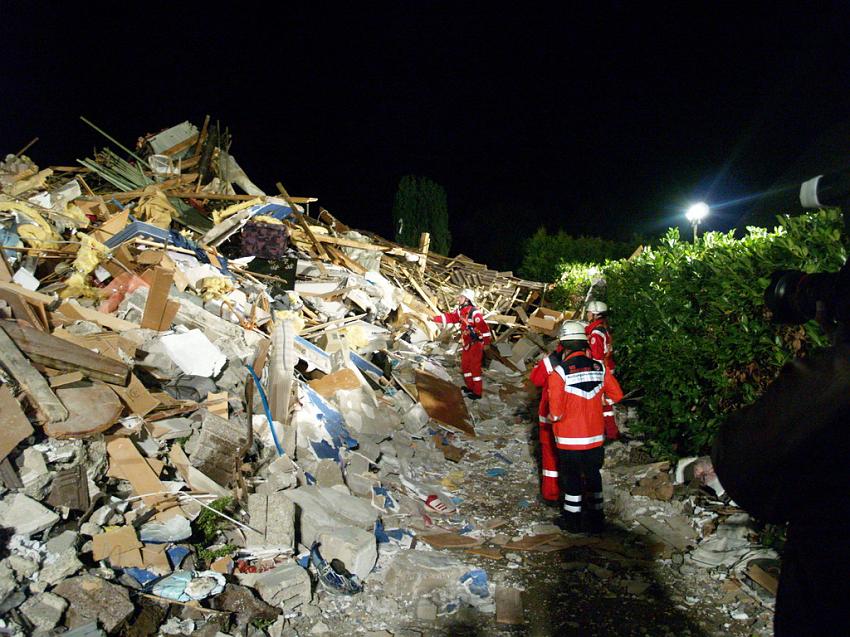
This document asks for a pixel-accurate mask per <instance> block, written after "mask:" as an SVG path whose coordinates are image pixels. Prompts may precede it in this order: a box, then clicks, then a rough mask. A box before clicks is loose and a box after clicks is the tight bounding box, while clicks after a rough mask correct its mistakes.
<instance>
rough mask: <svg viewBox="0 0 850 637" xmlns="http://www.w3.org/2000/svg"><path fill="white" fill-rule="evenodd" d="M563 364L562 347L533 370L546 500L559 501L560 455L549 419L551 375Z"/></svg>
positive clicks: (532, 379)
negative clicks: (556, 449)
mask: <svg viewBox="0 0 850 637" xmlns="http://www.w3.org/2000/svg"><path fill="white" fill-rule="evenodd" d="M560 362H561V346H560V345H558V349H557V350H555V352H553V353H552V354H549V355H548V356H546V357H545V358H543V359H541V360H540V361H538V363H537V365H535V367H534V369H533V370H531V376H530V379H531V382H532V383H534V385H535V386H537V387H541V388H542V389H543V392H542V394H541V396H540V406H539V407H538V409H537V419H538V426H537V435H538V438H539V440H540V456H541V463H540V464H541V467H542V473H543V475H542V476H541V478H540V493H541V495H542V496H543V499H544V500H550V501H553V502H557V501H558V497H559V495H560V489H559V488H558V453H557V452H556V451H555V438H554V437H553V435H552V421H551V420H550V419H549V386H548V384H547V381H548V380H549V375H550V374H551V373H552V372H554V371H555V367H556V366H557V365H558V364H559V363H560Z"/></svg>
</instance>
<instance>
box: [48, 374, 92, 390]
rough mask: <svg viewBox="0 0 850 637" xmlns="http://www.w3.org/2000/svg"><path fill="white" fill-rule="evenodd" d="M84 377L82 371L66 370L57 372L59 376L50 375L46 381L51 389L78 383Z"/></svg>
mask: <svg viewBox="0 0 850 637" xmlns="http://www.w3.org/2000/svg"><path fill="white" fill-rule="evenodd" d="M84 378H85V375H84V374H83V373H82V372H68V373H67V374H59V376H51V377H50V379H49V381H48V382H49V383H50V386H51V387H52V388H53V389H56V388H57V387H65V386H66V385H73V384H74V383H79V382H80V381H81V380H83V379H84Z"/></svg>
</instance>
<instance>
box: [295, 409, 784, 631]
mask: <svg viewBox="0 0 850 637" xmlns="http://www.w3.org/2000/svg"><path fill="white" fill-rule="evenodd" d="M503 397H504V395H503ZM534 408H535V406H534V405H532V404H531V402H530V401H529V399H528V397H524V396H520V395H516V394H515V395H512V396H511V397H510V398H509V399H506V400H505V401H504V402H501V403H498V402H497V401H491V402H490V403H488V401H481V402H480V403H472V404H470V409H471V412H472V413H473V414H474V415H475V418H476V424H477V431H478V437H477V438H475V439H473V440H461V439H457V440H456V441H455V444H457V445H458V446H460V447H462V448H463V449H464V450H465V451H466V456H465V457H464V458H463V459H461V460H460V462H458V463H457V464H454V463H447V467H446V469H447V471H445V470H444V471H443V472H442V474H437V473H434V474H433V475H432V476H431V479H432V480H433V481H434V482H438V481H440V480H442V481H443V485H448V486H450V487H452V488H451V491H452V492H453V493H454V494H455V495H456V496H457V497H458V498H460V503H459V514H458V515H456V516H453V517H452V518H450V519H445V520H436V519H435V523H436V524H438V525H439V526H441V527H443V528H446V529H453V530H455V531H457V530H460V529H461V528H463V527H467V528H468V527H469V526H471V527H472V528H473V529H475V531H473V533H472V535H473V536H475V535H476V534H477V535H478V536H479V537H481V538H483V539H484V544H483V546H484V547H487V548H490V549H493V550H499V551H500V553H501V556H500V559H489V558H486V557H482V556H477V555H472V554H469V553H467V552H466V551H465V550H463V549H452V550H446V552H448V553H451V554H453V555H455V556H457V557H459V558H460V559H461V560H463V561H464V562H466V563H467V564H469V565H470V567H478V568H482V569H484V570H486V571H487V573H488V577H489V581H490V582H491V583H492V584H495V586H496V587H510V588H518V589H521V590H523V591H524V592H523V594H522V599H523V606H524V613H523V621H522V623H521V624H519V625H505V624H498V623H496V615H495V614H494V613H492V612H481V611H479V610H477V609H474V608H461V609H460V610H458V611H456V612H453V613H451V614H447V615H442V614H441V615H440V616H438V617H437V618H436V619H419V618H417V608H416V603H410V604H404V603H400V604H399V603H396V602H395V601H390V600H388V599H387V596H386V592H385V591H383V590H382V589H381V586H380V575H377V576H373V577H370V580H369V582H373V583H372V584H371V585H370V584H369V582H367V586H366V591H364V593H363V594H362V595H360V596H357V597H356V598H347V599H345V600H342V599H339V598H337V599H334V600H327V598H323V599H320V600H318V606H319V608H321V615H322V616H321V617H318V613H316V616H315V617H313V618H312V619H310V620H309V622H308V623H306V624H305V623H303V621H301V622H298V621H296V622H295V626H296V628H298V629H299V634H309V633H310V631H311V628H313V629H315V624H314V622H316V621H317V620H321V621H322V622H323V623H324V624H325V625H326V627H327V628H328V629H329V630H330V632H332V633H334V634H340V633H338V631H345V632H351V633H359V634H363V633H366V634H370V635H375V636H376V637H377V636H378V635H380V636H382V637H385V636H387V635H395V636H406V637H413V636H416V635H453V636H454V635H505V636H507V635H540V636H548V635H559V636H562V635H577V636H578V635H582V636H586V635H623V636H626V635H639V636H642V635H652V636H668V635H669V636H677V637H679V636H685V635H693V636H697V635H705V636H708V635H712V636H713V635H724V636H725V637H745V636H750V635H770V634H772V623H771V616H772V612H771V611H770V610H769V609H767V608H765V607H764V606H762V605H761V604H759V603H758V602H757V601H756V600H754V599H753V598H752V597H750V596H749V595H747V594H746V593H745V592H744V591H742V590H741V589H740V587H739V586H737V585H736V584H735V582H734V580H733V578H731V577H729V575H728V574H727V573H725V572H723V571H721V570H715V571H710V570H708V569H704V568H700V567H696V566H694V565H693V563H690V562H689V561H688V559H687V558H686V557H685V556H684V555H683V554H682V553H678V552H676V551H670V550H669V547H667V549H666V550H665V549H664V546H663V543H661V542H659V540H658V538H655V537H653V536H652V535H651V534H647V532H646V531H645V530H641V529H640V528H636V527H638V525H637V524H636V523H634V521H631V522H630V521H628V520H625V521H624V520H623V519H620V517H619V515H618V512H617V509H618V508H619V507H622V505H623V503H624V502H632V501H633V500H634V498H635V497H636V496H632V495H631V494H630V492H629V491H630V490H629V484H628V480H627V479H626V480H624V479H623V477H622V473H619V472H617V471H612V469H616V468H617V467H622V466H623V465H628V464H635V463H633V462H631V460H630V459H631V458H633V457H635V456H637V457H638V458H639V459H640V462H643V463H646V462H647V458H646V457H645V454H643V457H641V454H640V453H638V454H635V453H633V452H632V453H629V451H631V450H634V449H635V447H636V443H634V442H632V443H631V444H630V443H629V442H628V441H626V443H625V444H624V443H623V442H617V443H613V446H612V447H610V448H608V449H607V451H606V468H605V469H604V470H603V477H604V482H605V492H606V510H607V511H606V512H607V515H608V530H607V531H606V532H605V533H604V534H603V536H602V537H601V538H600V539H599V540H598V541H595V542H596V543H595V544H592V545H590V546H574V547H571V548H566V549H563V550H558V551H551V552H545V551H519V550H509V549H506V548H504V544H505V543H506V542H508V541H510V540H511V539H512V538H513V539H518V538H519V537H521V536H523V535H531V534H540V533H551V532H558V529H557V528H556V527H553V526H552V525H551V521H552V518H553V517H554V515H555V514H556V513H557V510H556V509H553V508H551V507H549V506H545V505H544V504H543V503H542V502H541V501H540V500H539V499H538V497H537V494H538V482H537V469H536V464H535V460H534V456H533V453H534V442H533V440H532V438H533V437H534V436H535V435H536V433H534V432H535V429H534V425H533V422H534V420H536V415H535V414H536V412H535V411H534ZM497 454H498V455H497ZM492 469H503V470H504V474H503V475H501V476H497V477H489V476H488V475H487V471H488V470H492ZM644 501H646V502H647V503H648V504H649V506H650V507H651V506H652V505H653V502H652V501H650V500H649V498H638V500H637V504H638V505H641V504H642V503H643V502H644ZM672 504H675V502H674V503H672ZM615 505H616V506H615ZM665 506H670V503H665ZM682 508H683V507H682V506H681V503H679V507H678V510H682ZM499 520H501V521H502V523H501V524H500V525H499V526H497V527H496V528H494V529H489V528H487V527H488V525H491V524H494V523H495V522H497V521H499ZM571 537H573V536H571ZM575 539H577V540H578V542H579V543H581V542H582V541H584V542H586V541H587V540H586V537H585V536H578V537H576V538H575ZM379 570H380V562H379ZM373 578H374V579H373ZM370 589H371V590H370ZM323 600H324V601H323ZM387 604H389V607H388V606H387ZM311 624H313V625H312V626H311ZM312 634H318V633H316V631H315V630H313V632H312Z"/></svg>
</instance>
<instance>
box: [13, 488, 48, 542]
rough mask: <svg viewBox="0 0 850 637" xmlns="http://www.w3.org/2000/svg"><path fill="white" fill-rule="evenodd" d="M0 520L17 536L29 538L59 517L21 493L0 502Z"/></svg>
mask: <svg viewBox="0 0 850 637" xmlns="http://www.w3.org/2000/svg"><path fill="white" fill-rule="evenodd" d="M0 520H3V524H4V526H7V527H10V528H12V529H14V530H15V533H17V534H18V535H23V536H25V537H29V536H30V535H34V534H35V533H40V532H41V531H44V530H45V529H48V528H50V527H51V526H53V525H54V524H56V522H58V521H59V516H58V515H57V514H56V513H53V511H50V510H49V509H47V508H46V507H44V506H42V505H41V504H39V503H38V502H36V501H35V500H33V499H32V498H29V497H27V496H26V495H24V494H23V493H14V494H11V495H7V496H6V497H5V498H3V500H2V501H0Z"/></svg>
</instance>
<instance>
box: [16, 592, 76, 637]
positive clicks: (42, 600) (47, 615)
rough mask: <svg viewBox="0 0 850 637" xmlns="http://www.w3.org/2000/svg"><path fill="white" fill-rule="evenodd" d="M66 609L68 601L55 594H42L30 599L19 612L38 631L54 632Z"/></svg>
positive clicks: (22, 605)
mask: <svg viewBox="0 0 850 637" xmlns="http://www.w3.org/2000/svg"><path fill="white" fill-rule="evenodd" d="M66 608H68V602H67V600H65V599H63V598H62V597H59V596H58V595H54V594H53V593H42V594H41V595H38V596H37V597H30V598H29V599H28V600H27V601H25V602H24V603H23V604H21V606H20V608H19V610H20V612H21V614H22V615H23V616H24V617H26V618H27V621H28V622H29V623H31V624H32V625H33V627H35V628H36V629H37V630H52V629H53V628H55V627H56V625H57V624H58V623H59V622H60V621H61V620H62V615H63V614H64V613H65V609H66Z"/></svg>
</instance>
